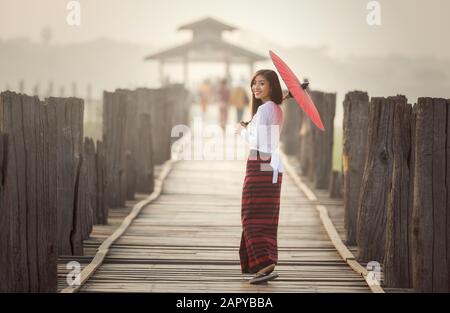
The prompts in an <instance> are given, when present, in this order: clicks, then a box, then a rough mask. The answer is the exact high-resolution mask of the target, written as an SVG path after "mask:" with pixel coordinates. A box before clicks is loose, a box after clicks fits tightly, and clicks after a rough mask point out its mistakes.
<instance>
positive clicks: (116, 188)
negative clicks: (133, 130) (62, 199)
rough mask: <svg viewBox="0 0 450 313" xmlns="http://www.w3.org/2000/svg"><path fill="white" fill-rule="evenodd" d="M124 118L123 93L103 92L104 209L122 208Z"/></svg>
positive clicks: (125, 107)
mask: <svg viewBox="0 0 450 313" xmlns="http://www.w3.org/2000/svg"><path fill="white" fill-rule="evenodd" d="M126 117H127V96H126V94H125V93H118V92H107V91H105V92H103V140H102V141H103V144H104V151H105V173H106V175H105V185H106V187H105V205H106V206H108V207H120V206H123V205H124V204H125V200H126V193H127V185H126V175H125V174H126V147H125V138H126V131H125V130H126Z"/></svg>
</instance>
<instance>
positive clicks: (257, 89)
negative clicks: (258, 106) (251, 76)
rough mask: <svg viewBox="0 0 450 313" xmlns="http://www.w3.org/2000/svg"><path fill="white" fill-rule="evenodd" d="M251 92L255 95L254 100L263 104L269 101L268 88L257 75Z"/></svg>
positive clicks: (264, 79) (265, 81) (265, 80)
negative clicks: (258, 100) (259, 100)
mask: <svg viewBox="0 0 450 313" xmlns="http://www.w3.org/2000/svg"><path fill="white" fill-rule="evenodd" d="M252 92H253V94H254V95H255V98H256V99H261V101H262V102H263V103H264V102H266V101H268V100H270V86H269V82H268V81H267V79H266V78H265V77H264V76H262V75H258V76H256V77H255V80H254V81H253V84H252Z"/></svg>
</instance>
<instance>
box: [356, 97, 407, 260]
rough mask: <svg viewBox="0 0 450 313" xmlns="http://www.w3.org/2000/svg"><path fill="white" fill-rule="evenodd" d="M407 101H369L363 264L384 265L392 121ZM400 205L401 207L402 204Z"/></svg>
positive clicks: (360, 222) (360, 223) (360, 224)
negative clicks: (373, 262)
mask: <svg viewBox="0 0 450 313" xmlns="http://www.w3.org/2000/svg"><path fill="white" fill-rule="evenodd" d="M406 102H407V100H406V98H405V97H404V96H395V97H388V98H387V99H386V98H372V99H371V101H370V104H369V121H368V127H369V128H368V136H367V138H368V141H367V144H368V150H367V160H366V164H365V168H364V174H363V178H362V183H361V192H360V203H359V207H358V219H357V237H356V239H357V243H358V246H359V260H360V261H362V262H369V261H377V262H379V263H381V264H382V263H383V262H384V257H385V243H386V218H387V217H386V215H387V210H388V203H389V197H391V182H392V177H393V176H392V175H393V166H394V164H393V163H394V155H393V154H394V153H397V150H395V151H394V150H393V149H392V147H393V137H394V136H393V135H394V120H395V115H396V114H400V112H405V110H406V109H404V108H403V107H405V106H407V105H406ZM399 106H400V108H398V107H399ZM402 110H403V111H402ZM396 174H397V173H396ZM402 178H403V177H402ZM403 187H404V186H403ZM407 188H409V187H407ZM398 196H400V195H395V194H393V195H392V197H394V198H393V199H394V200H395V201H396V200H397V197H398ZM402 196H404V195H403V194H402ZM394 200H392V201H394ZM393 203H395V202H393ZM400 203H402V205H403V202H400Z"/></svg>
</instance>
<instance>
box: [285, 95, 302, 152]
mask: <svg viewBox="0 0 450 313" xmlns="http://www.w3.org/2000/svg"><path fill="white" fill-rule="evenodd" d="M283 107H284V125H283V129H282V130H281V141H282V143H283V151H284V152H285V153H286V154H288V155H298V154H299V153H300V135H299V132H300V127H301V121H302V116H301V109H300V108H299V107H298V104H297V102H296V101H295V99H293V98H289V99H287V100H285V101H284V105H283Z"/></svg>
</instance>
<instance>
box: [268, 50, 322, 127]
mask: <svg viewBox="0 0 450 313" xmlns="http://www.w3.org/2000/svg"><path fill="white" fill-rule="evenodd" d="M269 53H270V57H271V58H272V62H273V64H274V65H275V67H276V68H277V70H278V73H279V74H280V76H281V78H282V79H283V81H284V83H285V84H286V86H287V88H288V89H289V92H290V94H291V95H292V96H293V97H294V99H295V100H296V101H297V103H298V105H299V106H300V107H301V108H302V109H303V111H305V113H306V114H307V115H308V116H309V118H310V119H311V120H312V121H313V123H314V124H315V125H316V126H317V127H318V128H319V129H321V130H325V128H324V127H323V124H322V120H321V119H320V115H319V112H318V111H317V108H316V106H315V105H314V102H313V101H312V99H311V97H310V96H309V94H308V93H307V92H306V91H305V90H303V87H302V85H301V83H300V81H299V80H298V78H297V76H295V74H294V72H293V71H292V70H291V69H290V68H289V66H287V64H286V63H284V61H283V60H282V59H281V58H280V57H279V56H278V55H276V54H275V53H274V52H273V51H272V50H270V51H269Z"/></svg>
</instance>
